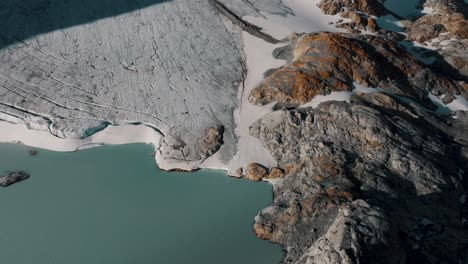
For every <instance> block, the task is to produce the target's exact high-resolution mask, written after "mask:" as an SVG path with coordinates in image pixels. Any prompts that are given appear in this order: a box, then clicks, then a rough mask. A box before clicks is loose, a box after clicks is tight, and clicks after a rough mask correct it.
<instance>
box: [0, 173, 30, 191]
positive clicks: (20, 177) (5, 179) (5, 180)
mask: <svg viewBox="0 0 468 264" xmlns="http://www.w3.org/2000/svg"><path fill="white" fill-rule="evenodd" d="M28 178H29V173H27V172H25V171H10V172H8V174H7V176H2V177H0V186H2V187H8V186H10V185H12V184H15V183H18V182H21V181H24V180H26V179H28Z"/></svg>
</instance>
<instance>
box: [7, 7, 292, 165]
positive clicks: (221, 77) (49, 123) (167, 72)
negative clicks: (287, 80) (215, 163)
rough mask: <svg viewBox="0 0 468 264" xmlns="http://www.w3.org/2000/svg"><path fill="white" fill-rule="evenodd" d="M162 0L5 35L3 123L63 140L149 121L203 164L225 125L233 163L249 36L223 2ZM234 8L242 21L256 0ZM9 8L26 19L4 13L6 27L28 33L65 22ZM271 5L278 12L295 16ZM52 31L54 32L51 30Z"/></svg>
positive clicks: (178, 152) (226, 151)
mask: <svg viewBox="0 0 468 264" xmlns="http://www.w3.org/2000/svg"><path fill="white" fill-rule="evenodd" d="M72 2H73V1H71V2H69V4H68V5H72V4H71V3H72ZM88 2H89V1H88ZM91 2H92V1H91ZM91 2H89V3H88V4H90V5H91ZM119 2H122V1H118V2H116V3H119ZM124 2H125V1H124ZM157 2H161V3H158V4H154V5H150V6H147V7H145V8H142V9H138V10H131V12H128V13H123V14H120V15H117V16H114V17H107V18H106V17H105V18H102V19H99V17H98V15H96V14H94V13H93V12H98V10H97V11H96V10H95V8H94V9H93V8H89V10H88V11H86V8H82V9H80V10H77V12H78V11H79V12H89V14H85V15H83V16H84V17H85V16H86V15H89V16H90V17H91V21H89V23H84V24H82V25H77V26H73V25H65V24H66V23H64V25H62V26H71V27H66V28H60V26H57V28H56V29H55V28H54V26H50V27H45V29H42V28H41V30H37V33H38V35H34V34H33V33H30V34H29V35H31V36H29V37H28V38H26V37H24V39H21V38H22V37H23V35H24V36H26V35H28V34H23V35H21V34H19V33H18V32H14V31H11V30H9V31H7V30H5V31H3V33H2V40H3V42H2V43H3V44H9V45H7V46H2V48H1V49H0V60H1V62H2V63H1V65H0V83H1V85H0V113H1V116H2V119H4V120H8V121H14V122H17V123H22V122H24V123H27V124H28V125H29V126H30V127H32V128H35V129H42V130H49V131H50V132H51V133H53V134H54V135H56V136H58V137H62V138H83V137H87V136H89V135H90V134H92V133H94V132H96V131H99V130H100V129H103V128H105V126H106V125H108V124H127V123H143V124H147V125H149V126H151V127H153V128H155V129H157V130H159V131H160V132H161V133H162V134H163V135H164V136H165V137H164V139H163V142H162V148H161V153H162V156H163V158H167V159H172V160H177V161H178V160H183V161H185V160H188V161H195V162H197V161H200V160H202V159H204V158H206V156H207V153H206V150H205V149H204V146H203V144H202V143H203V142H202V141H203V138H204V137H206V133H207V129H208V128H220V127H222V128H224V138H223V139H222V141H223V142H224V147H223V150H222V151H223V153H221V154H220V157H221V159H223V160H229V159H230V158H231V157H232V155H233V154H234V153H235V144H236V143H235V142H236V138H235V136H234V134H233V123H234V122H233V110H234V109H235V108H236V106H237V100H236V99H237V89H238V87H239V84H240V83H241V82H242V79H243V68H244V66H243V51H242V43H241V41H240V33H239V31H236V30H233V28H232V27H231V25H230V23H231V22H230V21H228V20H227V19H226V18H225V15H223V14H221V13H220V12H219V11H218V8H217V4H216V2H215V1H209V0H206V1H195V2H194V1H189V0H174V1H166V2H162V1H157ZM225 2H227V3H228V4H229V5H235V6H236V10H234V11H235V12H239V13H240V14H241V15H242V14H250V15H254V14H256V13H257V11H256V10H257V8H256V7H255V5H254V4H251V3H247V1H240V0H239V1H225ZM235 2H236V3H235ZM85 3H87V2H86V1H85ZM265 3H266V1H263V2H262V1H258V4H257V5H259V6H260V7H261V6H262V5H265ZM3 5H4V6H3V8H4V9H3V13H5V14H8V12H9V11H10V13H15V12H16V13H15V14H14V15H5V16H2V17H0V23H2V24H14V23H13V22H14V21H16V22H18V23H24V25H18V26H17V27H18V29H24V30H30V31H31V32H33V31H34V30H33V29H34V27H35V26H34V25H29V24H28V23H29V22H31V21H36V22H39V23H42V22H43V23H46V24H49V23H50V24H52V25H55V24H60V23H61V21H62V20H63V19H64V18H63V16H60V15H59V14H57V16H48V17H44V19H45V18H47V19H56V21H40V18H41V17H40V16H42V15H43V14H49V13H52V12H55V11H57V10H56V9H57V8H56V7H54V6H47V5H43V6H41V5H39V6H31V7H30V9H31V10H28V7H27V6H25V7H23V8H25V9H26V10H23V11H24V12H23V11H21V12H19V11H18V9H19V8H18V7H17V6H15V5H13V4H11V3H10V5H8V4H7V2H4V3H3ZM62 5H64V6H63V8H64V10H67V9H65V7H67V4H62ZM269 6H270V9H271V11H272V12H273V11H274V12H286V11H287V9H285V8H284V7H283V9H284V10H283V11H282V9H281V8H280V7H281V6H282V5H280V4H276V5H275V4H273V5H269ZM93 7H94V6H93ZM54 8H55V9H54ZM5 9H6V10H5ZM8 9H10V10H8ZM36 9H38V10H36ZM51 10H52V11H51ZM15 15H16V17H15ZM64 15H67V14H66V12H65V11H64ZM2 20H3V22H2ZM12 20H13V22H12ZM54 23H55V24H54ZM77 23H78V22H77ZM31 28H32V29H31ZM49 28H50V30H52V29H54V31H51V32H41V31H43V30H48V29H49ZM16 35H21V37H18V39H17V41H16V42H15V43H9V42H8V41H7V40H8V39H12V38H15V37H16Z"/></svg>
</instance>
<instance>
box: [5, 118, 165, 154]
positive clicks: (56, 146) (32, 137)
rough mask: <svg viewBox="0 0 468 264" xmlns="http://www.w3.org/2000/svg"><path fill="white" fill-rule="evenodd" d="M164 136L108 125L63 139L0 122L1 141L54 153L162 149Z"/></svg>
mask: <svg viewBox="0 0 468 264" xmlns="http://www.w3.org/2000/svg"><path fill="white" fill-rule="evenodd" d="M161 137H162V136H161V134H160V133H159V132H157V131H156V130H154V129H152V128H150V127H148V126H145V125H121V126H109V127H107V128H106V129H104V130H101V131H99V132H97V133H96V134H94V135H92V136H90V137H87V138H84V139H63V138H58V137H56V136H54V135H52V134H51V133H50V132H49V131H41V130H32V129H29V128H28V127H27V126H26V124H13V123H9V122H6V121H0V142H10V143H11V142H15V143H18V142H20V143H22V144H25V145H27V146H31V147H36V148H43V149H48V150H53V151H62V152H65V151H75V150H78V149H84V148H88V147H96V146H101V145H104V144H112V145H120V144H130V143H148V144H153V145H155V146H156V147H158V146H159V142H160V140H161Z"/></svg>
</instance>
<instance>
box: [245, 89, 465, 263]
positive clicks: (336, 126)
mask: <svg viewBox="0 0 468 264" xmlns="http://www.w3.org/2000/svg"><path fill="white" fill-rule="evenodd" d="M460 122H462V123H464V124H463V125H462V126H464V127H465V128H466V126H467V125H468V123H467V122H466V119H465V121H463V120H462V121H460ZM453 129H458V128H457V127H455V126H454V125H453V124H451V121H450V120H448V119H445V118H442V117H440V116H435V115H434V114H432V113H430V112H426V110H424V109H423V108H421V107H420V106H417V105H415V104H413V103H408V101H405V100H402V99H401V98H400V97H395V96H390V95H387V94H382V93H368V94H360V95H355V96H353V97H352V99H351V102H350V103H345V102H326V103H322V104H321V105H319V106H318V107H317V108H316V109H312V108H305V109H294V110H279V111H275V112H273V113H271V114H269V115H267V116H265V117H264V118H262V119H260V120H259V121H257V122H256V123H255V124H254V126H252V128H251V134H252V135H254V136H256V137H258V138H259V139H260V140H261V141H262V142H263V144H264V146H265V147H267V148H268V149H269V150H270V151H271V153H272V154H273V156H274V157H275V158H276V159H277V160H278V162H279V165H280V166H279V167H281V168H282V169H283V170H284V171H285V175H284V178H283V180H281V181H279V182H276V183H275V188H274V193H275V198H274V203H273V204H272V205H271V206H270V207H268V208H266V209H264V210H263V211H262V212H260V213H259V215H258V216H257V217H256V219H255V226H254V230H255V232H256V234H257V236H258V237H260V238H263V239H268V240H271V241H273V242H275V243H280V244H283V245H285V248H286V250H287V256H286V259H285V260H284V263H441V262H444V261H445V263H464V261H466V260H467V259H466V258H467V256H468V244H467V243H466V239H465V238H466V237H467V236H468V230H467V229H466V226H465V223H466V220H463V219H466V218H467V217H468V215H466V214H467V213H468V210H465V209H463V208H464V206H466V205H464V204H462V203H461V202H460V197H462V196H463V194H464V190H465V189H464V188H466V186H467V185H466V181H465V179H464V176H465V175H466V171H467V169H468V166H467V164H468V163H467V160H466V157H467V156H466V155H465V156H464V155H462V151H461V147H462V146H463V142H462V141H460V140H457V139H456V138H455V137H454V136H453V134H452V133H451V132H450V131H451V130H453ZM462 138H465V140H466V135H465V136H462ZM465 152H466V151H465ZM460 212H462V214H460Z"/></svg>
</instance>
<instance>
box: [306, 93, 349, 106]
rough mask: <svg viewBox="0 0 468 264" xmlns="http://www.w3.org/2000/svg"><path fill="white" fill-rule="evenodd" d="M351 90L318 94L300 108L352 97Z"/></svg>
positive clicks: (347, 100) (346, 99)
mask: <svg viewBox="0 0 468 264" xmlns="http://www.w3.org/2000/svg"><path fill="white" fill-rule="evenodd" d="M351 94H352V93H351V92H331V93H330V94H328V95H317V96H315V97H314V98H313V99H312V100H311V101H310V102H308V103H305V104H303V105H301V106H300V107H299V108H305V107H312V108H316V107H317V106H318V105H319V104H321V103H323V102H328V101H346V102H349V101H350V99H351Z"/></svg>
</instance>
